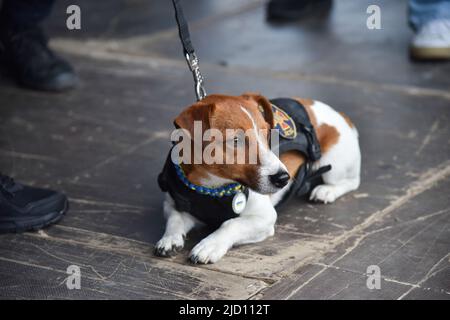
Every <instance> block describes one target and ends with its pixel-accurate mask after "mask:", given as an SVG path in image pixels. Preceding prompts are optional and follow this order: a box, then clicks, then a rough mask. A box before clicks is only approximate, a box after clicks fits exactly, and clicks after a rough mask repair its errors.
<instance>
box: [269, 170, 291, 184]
mask: <svg viewBox="0 0 450 320" xmlns="http://www.w3.org/2000/svg"><path fill="white" fill-rule="evenodd" d="M269 179H270V182H272V183H273V185H274V186H275V187H277V188H283V187H284V186H285V185H287V184H288V182H289V174H288V173H287V172H286V171H284V170H280V171H278V172H277V173H275V174H273V175H271V176H269Z"/></svg>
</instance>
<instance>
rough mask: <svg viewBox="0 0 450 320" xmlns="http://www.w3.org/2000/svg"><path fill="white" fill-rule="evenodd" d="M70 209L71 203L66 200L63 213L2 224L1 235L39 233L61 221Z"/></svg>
mask: <svg viewBox="0 0 450 320" xmlns="http://www.w3.org/2000/svg"><path fill="white" fill-rule="evenodd" d="M68 209H69V201H67V200H66V202H65V203H64V208H63V209H62V210H61V211H56V212H51V213H48V214H46V215H45V216H44V217H36V218H34V219H24V220H22V221H12V222H2V223H1V224H0V234H4V233H21V232H26V231H38V230H40V229H43V228H45V227H48V226H49V225H51V224H54V223H56V222H58V221H59V220H61V218H62V217H63V216H64V214H65V213H66V212H67V210H68Z"/></svg>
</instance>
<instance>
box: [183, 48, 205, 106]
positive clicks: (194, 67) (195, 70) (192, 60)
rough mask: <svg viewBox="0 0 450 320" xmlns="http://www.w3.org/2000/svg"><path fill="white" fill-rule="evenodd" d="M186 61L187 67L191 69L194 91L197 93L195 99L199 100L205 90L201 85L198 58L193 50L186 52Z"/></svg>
mask: <svg viewBox="0 0 450 320" xmlns="http://www.w3.org/2000/svg"><path fill="white" fill-rule="evenodd" d="M186 61H187V63H188V66H189V69H190V70H191V72H192V74H193V76H194V81H195V93H196V95H197V100H198V101H200V100H202V99H203V98H204V97H206V90H205V88H204V87H203V76H202V74H201V72H200V66H199V63H198V58H197V55H196V54H195V52H193V53H191V54H189V53H186Z"/></svg>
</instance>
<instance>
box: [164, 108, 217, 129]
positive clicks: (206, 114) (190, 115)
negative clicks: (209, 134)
mask: <svg viewBox="0 0 450 320" xmlns="http://www.w3.org/2000/svg"><path fill="white" fill-rule="evenodd" d="M214 108H215V106H214V105H213V104H208V103H204V102H197V103H195V104H193V105H192V106H190V107H188V108H187V109H185V110H184V111H183V112H181V113H180V114H179V115H178V116H177V117H176V118H175V120H174V122H173V124H174V125H175V128H177V129H180V128H181V129H185V130H187V131H189V133H190V134H191V137H194V122H195V121H201V122H202V131H203V132H204V131H205V130H207V129H209V128H210V119H211V115H212V113H213V111H214Z"/></svg>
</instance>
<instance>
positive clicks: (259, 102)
mask: <svg viewBox="0 0 450 320" xmlns="http://www.w3.org/2000/svg"><path fill="white" fill-rule="evenodd" d="M196 121H197V122H198V121H200V123H201V124H202V130H206V129H215V130H218V131H219V132H221V133H226V131H227V129H235V131H236V132H239V130H244V131H246V132H250V134H246V135H245V137H243V136H242V135H239V134H237V133H236V135H234V136H232V137H231V139H229V138H230V137H228V136H227V137H226V140H227V141H226V142H227V143H226V144H224V142H225V141H224V140H222V141H219V140H220V139H217V141H215V142H216V143H219V142H220V143H221V144H220V149H219V150H222V151H227V150H228V148H229V144H228V142H229V141H230V140H231V146H232V147H233V148H234V149H233V151H232V152H224V153H223V154H225V155H224V157H225V160H230V159H229V157H231V158H232V159H231V160H234V159H235V156H236V150H238V149H242V150H245V151H247V152H248V153H250V152H249V150H250V146H251V145H253V146H256V147H257V151H256V152H257V157H256V161H254V162H252V163H250V161H248V160H249V155H248V154H246V156H245V161H244V163H240V164H236V163H235V162H233V161H230V162H229V161H225V163H222V164H220V163H219V164H217V163H210V164H206V163H205V162H195V161H194V160H192V161H190V162H189V161H187V162H189V163H185V162H181V163H175V162H174V161H173V160H172V159H173V158H171V156H170V153H169V156H168V158H167V161H166V163H165V166H164V169H163V171H162V173H161V174H160V175H159V177H158V183H159V186H160V188H161V189H162V191H164V192H166V199H165V201H164V215H165V217H166V219H167V224H166V230H165V233H164V235H163V237H162V238H161V240H159V241H158V242H157V244H156V247H155V254H156V255H159V256H172V255H173V254H176V253H177V252H178V251H179V250H180V249H182V248H183V246H184V238H185V236H186V234H187V233H188V232H189V231H190V230H191V229H192V228H193V227H195V226H196V225H198V224H207V225H210V226H212V227H214V228H215V231H214V232H212V233H211V234H210V235H209V236H207V237H206V238H205V239H203V240H202V241H200V242H199V243H198V244H197V245H196V246H195V247H194V248H193V249H192V251H191V252H190V255H189V258H190V260H191V261H192V262H193V263H204V264H206V263H214V262H217V261H218V260H219V259H220V258H222V257H223V256H224V255H225V254H226V252H227V251H228V250H229V249H230V248H232V247H233V246H236V245H241V244H246V243H254V242H258V241H262V240H264V239H266V238H267V237H269V236H272V235H273V234H274V232H275V230H274V227H275V221H276V219H277V212H276V210H275V208H276V207H277V208H278V206H279V205H280V204H281V203H284V202H285V201H286V200H288V199H289V198H290V197H292V196H301V195H305V194H307V193H309V192H310V196H309V199H310V200H312V201H320V202H323V203H332V202H334V201H335V200H336V199H337V198H339V197H340V196H342V195H344V194H345V193H347V192H350V191H352V190H356V189H357V188H358V187H359V183H360V166H361V153H360V148H359V143H358V132H357V130H356V128H355V127H354V125H353V123H352V122H351V121H350V119H349V118H348V117H347V116H346V115H344V114H343V113H338V112H336V111H335V110H334V109H332V108H331V107H330V106H328V105H326V104H324V103H322V102H319V101H314V100H309V99H300V98H296V99H287V98H281V99H274V100H271V101H269V100H268V99H266V98H265V97H263V96H261V95H259V94H256V93H245V94H243V95H241V96H225V95H210V96H207V97H206V98H204V99H203V100H201V101H199V102H197V103H195V104H194V105H192V106H190V107H188V108H187V109H185V110H184V111H183V112H182V113H181V114H180V115H179V116H178V117H177V118H176V119H175V121H174V124H175V127H176V128H179V129H182V130H185V131H187V132H188V133H189V134H191V136H192V135H193V134H195V133H194V129H195V128H194V123H195V122H196ZM270 129H276V132H277V134H279V139H278V143H277V145H276V146H273V143H271V141H272V140H271V139H269V138H270V137H269V134H268V132H269V131H270ZM272 131H273V130H272ZM225 136H226V134H225ZM193 140H194V139H193ZM193 140H190V142H191V144H192V146H194V145H196V146H197V147H198V146H200V151H206V148H207V145H206V144H205V142H204V141H202V142H201V143H200V144H198V143H196V142H194V141H193ZM178 144H179V141H178ZM178 144H177V143H175V144H174V147H173V148H175V147H176V146H177V145H178ZM173 148H172V149H173ZM274 148H278V154H279V157H277V156H276V155H275V153H274ZM216 151H217V149H216ZM183 153H184V151H183ZM221 156H222V155H221ZM189 157H191V158H193V157H195V155H194V156H191V155H189ZM317 178H319V179H321V184H317V183H316V185H314V183H313V181H317Z"/></svg>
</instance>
